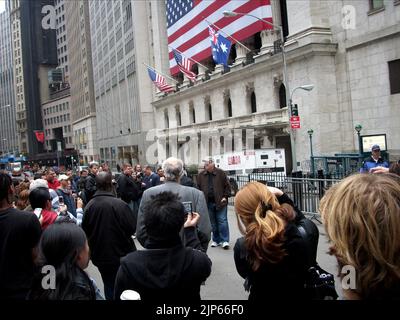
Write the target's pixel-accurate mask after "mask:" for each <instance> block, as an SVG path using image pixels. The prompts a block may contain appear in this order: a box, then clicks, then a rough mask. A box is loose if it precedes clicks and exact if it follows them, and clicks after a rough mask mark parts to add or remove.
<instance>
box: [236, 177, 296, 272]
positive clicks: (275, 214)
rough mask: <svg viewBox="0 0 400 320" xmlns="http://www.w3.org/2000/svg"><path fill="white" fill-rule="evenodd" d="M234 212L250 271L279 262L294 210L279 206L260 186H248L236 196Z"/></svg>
mask: <svg viewBox="0 0 400 320" xmlns="http://www.w3.org/2000/svg"><path fill="white" fill-rule="evenodd" d="M235 212H236V216H237V219H238V226H239V230H240V232H241V233H242V234H243V235H245V243H246V249H247V251H248V258H249V262H250V264H251V267H252V269H253V270H254V271H256V270H258V268H259V267H260V266H261V264H262V263H278V262H280V261H281V260H282V258H283V257H284V256H285V255H286V253H285V251H284V249H283V248H282V245H283V242H284V240H285V239H284V234H285V226H286V222H287V221H290V220H293V219H294V218H295V213H294V211H293V208H292V207H291V206H290V205H288V204H283V205H280V204H279V202H278V200H277V199H276V197H275V195H274V194H272V193H271V192H270V191H269V190H268V188H267V187H266V186H265V185H263V184H262V183H259V182H250V183H249V184H247V185H245V186H244V187H243V188H242V189H241V190H240V191H239V192H238V193H237V195H236V197H235Z"/></svg>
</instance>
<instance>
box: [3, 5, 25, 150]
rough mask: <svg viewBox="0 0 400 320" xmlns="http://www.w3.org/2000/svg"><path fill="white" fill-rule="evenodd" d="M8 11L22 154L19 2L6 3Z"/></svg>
mask: <svg viewBox="0 0 400 320" xmlns="http://www.w3.org/2000/svg"><path fill="white" fill-rule="evenodd" d="M7 7H8V8H9V9H10V19H11V32H12V50H13V66H14V68H13V71H14V96H15V99H14V101H15V106H16V126H17V140H18V144H19V146H18V149H19V151H20V152H22V153H24V154H25V153H27V151H28V136H27V128H28V123H27V118H26V105H25V81H24V72H23V59H22V46H21V19H20V16H21V13H20V1H19V0H10V1H9V2H8V3H7Z"/></svg>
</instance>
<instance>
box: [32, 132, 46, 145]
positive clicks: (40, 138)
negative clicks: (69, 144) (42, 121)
mask: <svg viewBox="0 0 400 320" xmlns="http://www.w3.org/2000/svg"><path fill="white" fill-rule="evenodd" d="M34 132H35V136H36V140H37V141H39V142H40V143H44V132H43V131H41V130H35V131H34Z"/></svg>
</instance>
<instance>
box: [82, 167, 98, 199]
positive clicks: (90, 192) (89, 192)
mask: <svg viewBox="0 0 400 320" xmlns="http://www.w3.org/2000/svg"><path fill="white" fill-rule="evenodd" d="M96 190H97V189H96V176H95V175H94V174H93V173H90V174H89V175H88V176H87V177H86V180H85V197H86V202H87V203H89V201H90V200H92V198H93V196H94V194H95V193H96Z"/></svg>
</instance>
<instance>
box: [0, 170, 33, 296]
mask: <svg viewBox="0 0 400 320" xmlns="http://www.w3.org/2000/svg"><path fill="white" fill-rule="evenodd" d="M13 193H14V189H13V186H12V180H11V178H10V176H9V175H7V174H5V173H0V255H1V259H0V300H1V299H19V300H24V299H25V297H26V295H27V294H28V291H29V289H30V287H31V284H32V279H33V272H34V259H35V258H36V255H37V250H36V246H37V244H38V243H39V239H40V235H41V228H40V223H39V220H38V219H37V218H36V216H35V215H34V214H32V213H31V212H24V211H20V210H17V209H14V208H13V206H12V202H11V198H12V196H13Z"/></svg>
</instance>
